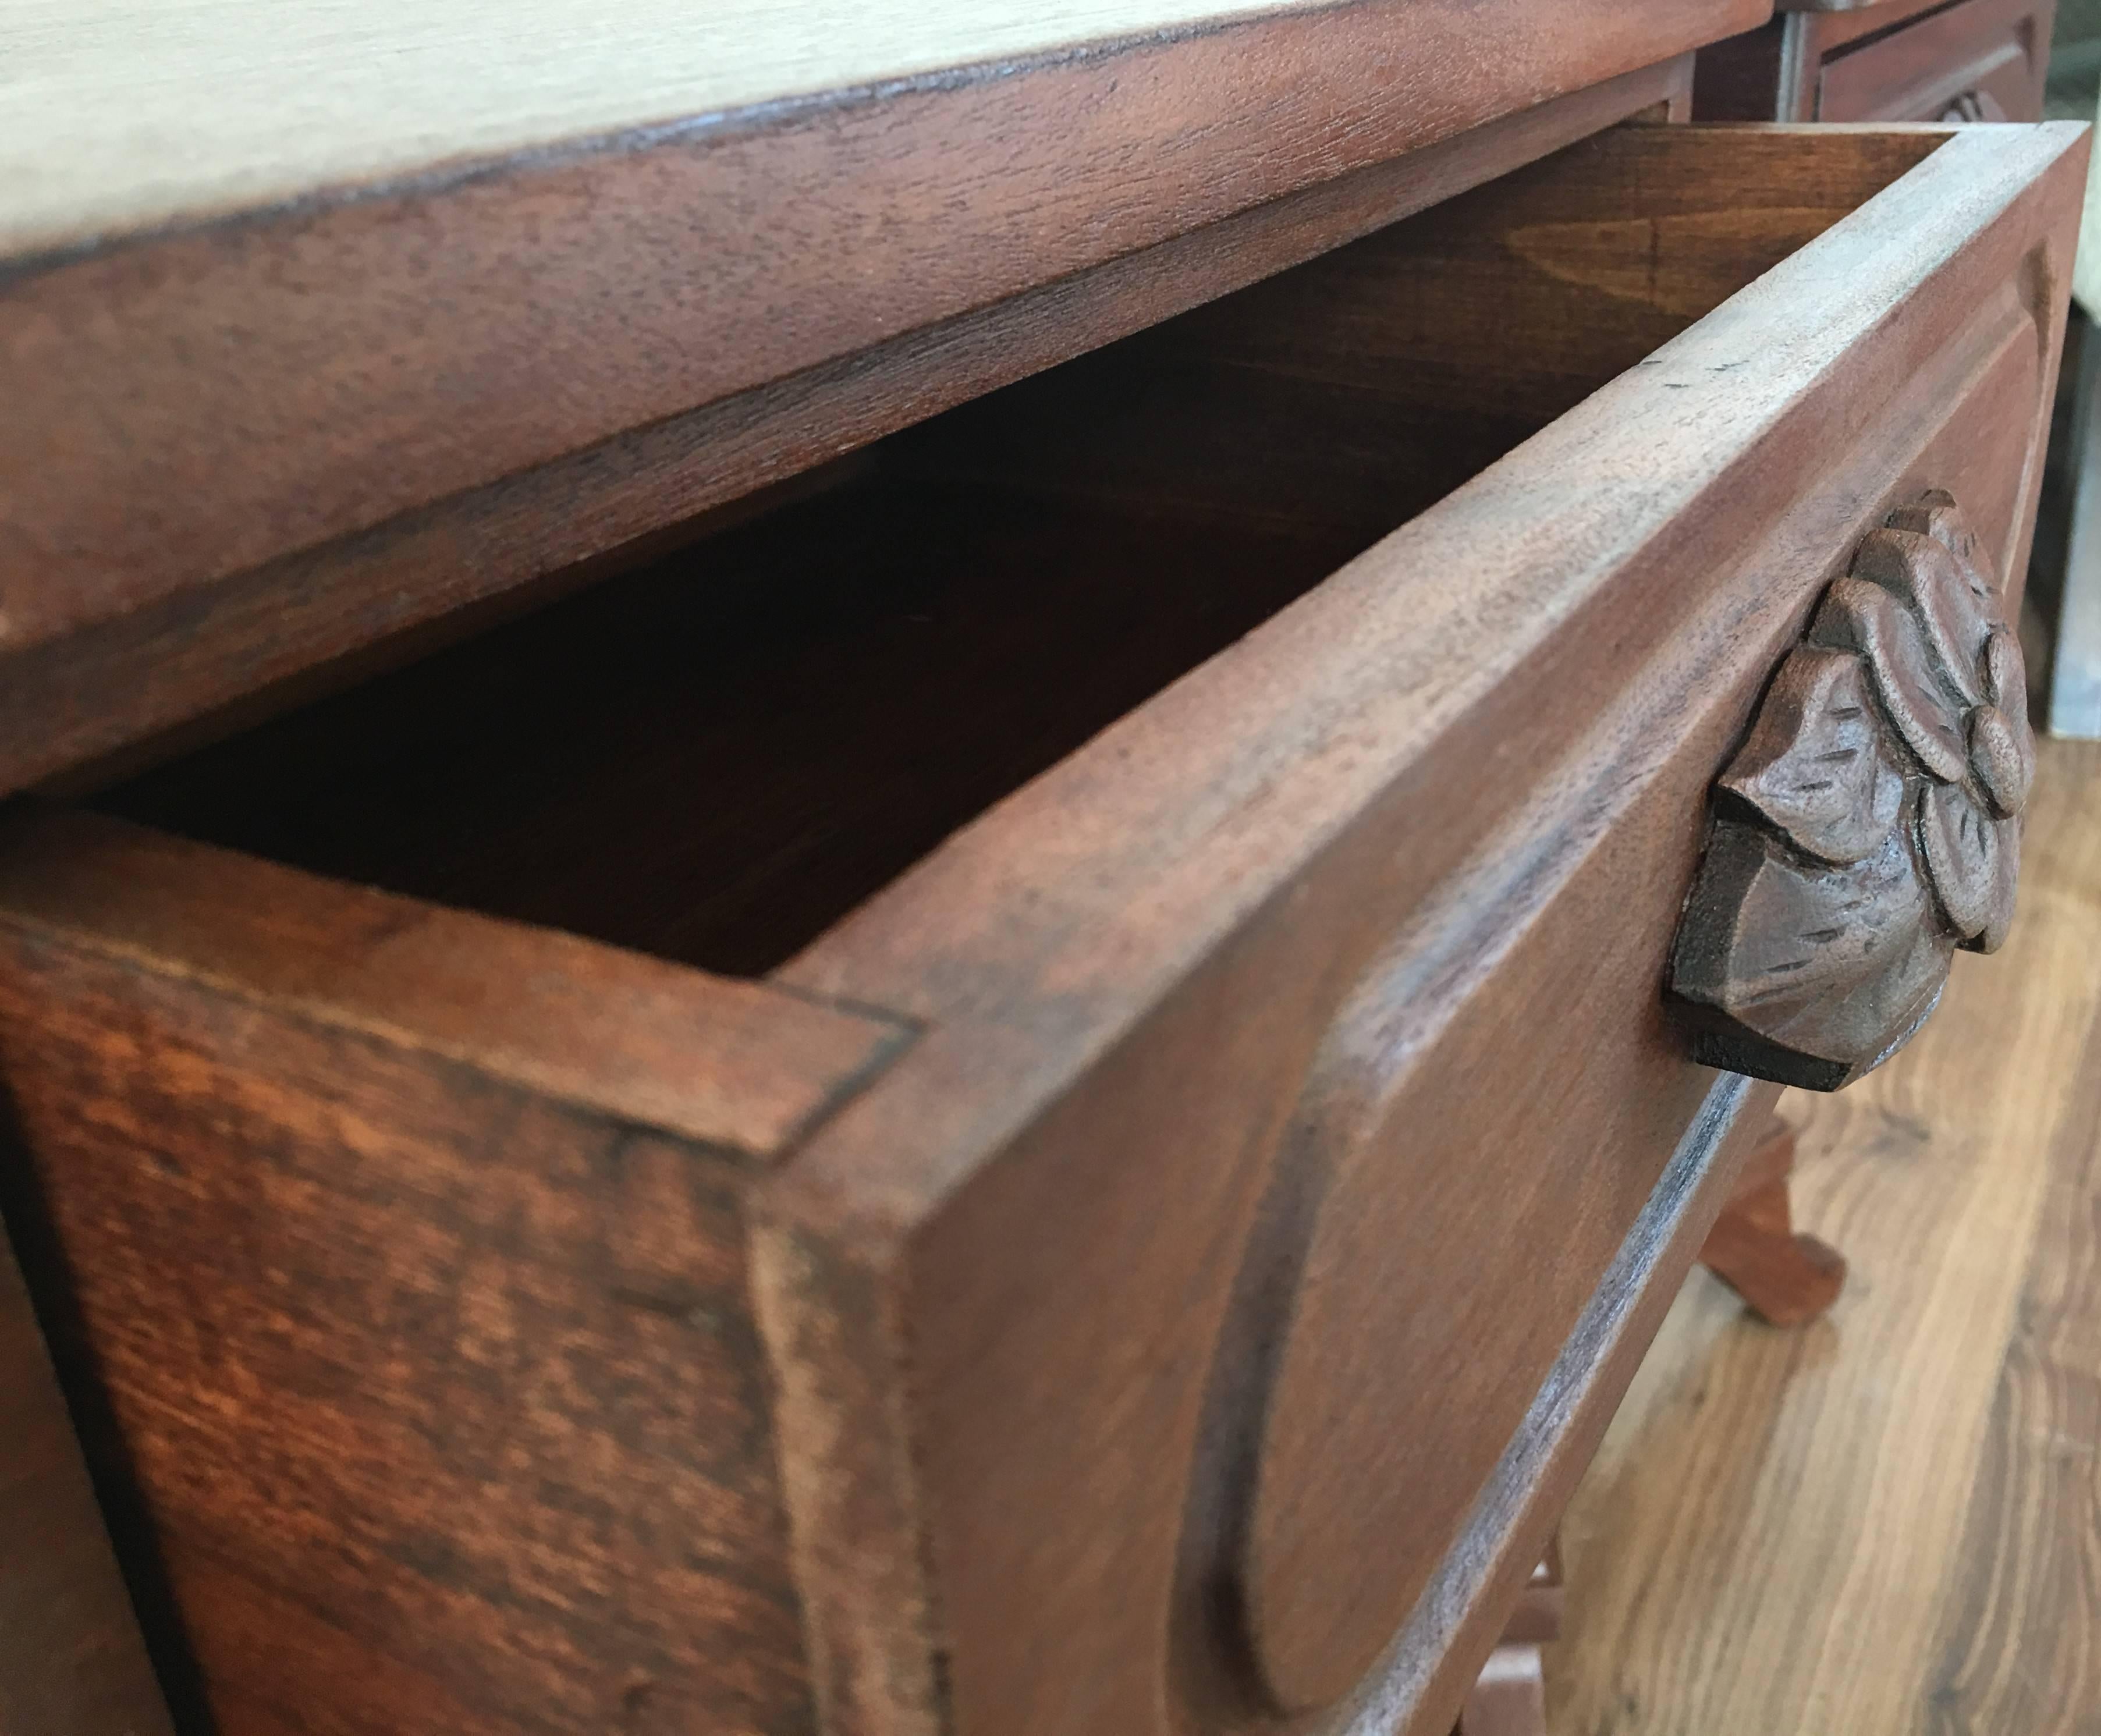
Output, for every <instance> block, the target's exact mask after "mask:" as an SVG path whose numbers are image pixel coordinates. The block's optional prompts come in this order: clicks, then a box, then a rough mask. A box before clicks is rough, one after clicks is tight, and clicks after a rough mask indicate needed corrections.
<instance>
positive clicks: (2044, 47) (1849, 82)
mask: <svg viewBox="0 0 2101 1736" xmlns="http://www.w3.org/2000/svg"><path fill="white" fill-rule="evenodd" d="M2055 11H2056V7H2055V0H1962V4H1961V5H1959V6H1954V7H1948V8H1946V9H1944V10H1943V11H1937V12H1934V13H1931V14H1930V15H1927V16H1925V17H1922V18H1921V19H1919V20H1917V22H1916V23H1913V24H1907V25H1906V26H1905V27H1904V29H1900V30H1895V31H1892V32H1891V33H1889V34H1888V35H1886V36H1878V37H1875V38H1873V40H1870V41H1862V42H1859V43H1858V44H1856V45H1855V46H1848V47H1847V48H1845V50H1844V51H1843V52H1841V53H1836V54H1833V53H1832V50H1833V48H1836V47H1837V46H1838V43H1837V42H1833V41H1832V40H1831V38H1833V37H1835V36H1836V35H1837V34H1838V33H1837V32H1834V31H1832V30H1830V29H1829V27H1828V26H1826V27H1825V29H1824V30H1823V31H1822V32H1820V46H1822V47H1823V50H1824V52H1825V60H1824V64H1823V70H1822V72H1821V73H1820V76H1819V80H1818V91H1817V99H1816V117H1817V118H1818V119H1819V120H1822V121H1935V120H1943V119H1962V120H1980V119H1981V120H1988V121H2033V120H2036V119H2038V118H2040V117H2041V113H2042V87H2043V74H2044V73H2045V72H2046V69H2047V68H2048V67H2049V64H2050V25H2051V22H2052V20H2053V16H2054V15H2055ZM1866 16H1872V15H1866ZM1965 98H1967V99H1970V104H1969V106H1968V107H1967V108H1962V106H1961V105H1962V103H1963V99H1965Z"/></svg>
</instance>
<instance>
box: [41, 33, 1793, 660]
mask: <svg viewBox="0 0 2101 1736" xmlns="http://www.w3.org/2000/svg"><path fill="white" fill-rule="evenodd" d="M1759 3H1760V0H1649V3H1647V4H1644V5H1643V6H1641V7H1636V8H1630V7H1626V6H1625V5H1622V4H1618V3H1615V0H1573V3H1565V4H1561V5H1557V6H1554V7H1542V6H1541V5H1539V4H1538V3H1537V0H1434V3H1431V4H1422V3H1418V0H1358V3H1354V4H1348V5H1340V6H1331V7H1307V8H1302V9H1298V10H1293V11H1283V12H1280V13H1275V14H1272V15H1267V16H1262V17H1258V18H1254V19H1250V20H1243V21H1241V22H1237V23H1229V24H1223V25H1221V26H1220V27H1219V28H1217V29H1200V30H1194V31H1191V32H1187V33H1182V34H1170V35H1169V36H1167V37H1165V38H1161V37H1143V36H1141V37H1139V38H1121V39H1118V40H1117V41H1114V42H1110V43H1108V44H1105V45H1103V46H1102V49H1101V51H1099V52H1090V53H1086V54H1075V53H1070V52H1060V53H1057V54H1053V55H1047V56H1039V57H1037V58H1034V59H1028V58H1024V59H1018V60H1003V61H996V62H993V63H992V64H989V65H980V66H978V67H975V68H971V69H968V70H967V71H966V72H963V73H958V74H957V75H956V76H944V77H927V78H924V79H919V80H908V81H905V82H902V83H901V84H899V85H896V86H888V87H881V88H879V89H878V90H877V91H874V92H867V91H859V92H855V93H852V96H853V99H850V100H842V101H835V102H829V103H827V102H816V103H814V104H789V105H786V106H785V107H783V108H765V107H761V108H756V109H753V110H750V111H747V112H745V113H743V114H742V115H741V117H740V118H739V119H738V121H736V122H735V123H733V124H732V123H725V124H721V125H714V124H705V120H706V117H693V118H692V120H691V121H690V124H683V125H679V126H664V127H655V128H651V129H646V130H641V131H639V132H636V133H624V134H615V135H611V136H609V137H605V138H601V139H595V140H593V141H590V142H589V143H588V144H586V145H579V146H577V148H572V149H566V150H561V151H552V152H540V151H528V152H524V153H522V154H521V155H519V156H516V157H511V158H506V159H500V160H498V161H494V162H476V163H471V164H468V165H466V166H462V167H461V168H460V169H459V170H458V171H457V172H453V173H450V174H444V175H440V176H437V177H433V178H423V179H410V180H409V181H408V182H406V183H388V184H383V185H381V186H379V187H377V188H373V189H371V190H369V192H366V193H365V194H363V195H361V196H360V197H355V198H350V199H344V200H333V201H330V200H323V201H300V202H294V203H293V204H291V205H287V206H285V207H282V208H281V209H278V210H272V211H266V212H259V213H254V214H243V215H241V216H240V217H239V218H237V219H229V220H227V221H224V222H222V223H215V224H206V225H205V226H202V227H197V228H178V229H175V230H172V231H170V232H166V233H161V234H155V235H151V236H140V237H138V238H136V239H133V240H126V241H122V242H121V243H119V244H117V245H111V246H108V247H100V248H92V249H90V250H87V251H86V252H85V253H83V254H78V255H77V256H76V255H74V254H56V255H53V256H50V257H48V258H42V259H39V260H24V261H20V262H18V263H17V265H16V267H15V269H14V270H13V271H12V272H10V273H8V274H7V277H6V279H5V280H4V282H0V342H4V344H5V349H4V351H0V353H4V354H5V356H6V357H7V367H8V371H9V375H10V380H11V387H12V389H13V395H14V403H15V415H14V416H13V417H11V418H10V419H9V422H8V423H7V430H8V431H9V436H10V438H11V440H12V442H13V443H14V444H11V445H8V446H5V447H0V453H4V454H5V457H4V460H0V462H4V464H5V467H6V468H7V470H9V471H10V472H11V474H13V475H16V476H18V477H19V478H20V479H21V482H20V485H19V486H18V487H16V488H14V489H13V490H12V491H11V493H10V495H9V496H8V498H7V516H6V518H5V519H4V520H0V570H4V571H5V572H7V573H9V574H10V575H11V580H12V582H11V585H10V587H9V590H8V591H7V594H6V595H5V596H4V598H3V599H0V603H3V604H4V611H5V613H4V621H0V647H4V648H5V649H6V650H7V652H20V651H23V650H26V649H28V648H29V647H33V646H35V645H37V644H39V643H43V642H44V641H46V640H47V639H49V638H53V637H55V636H59V635H62V634H66V633H69V632H71V631H73V630H77V629H80V628H82V627H84V626H86V625H93V624H96V623H102V622H107V621H110V620H112V619H113V618H115V617H116V616H120V615H122V614H125V613H128V612H130V611H132V610H135V609H137V608H139V607H144V606H145V605H147V604H149V603H154V602H157V601H162V600H165V599H169V598H170V597H172V596H175V595H176V594H187V593H192V592H194V591H195V590H197V588H198V587H202V586H208V585H211V584H213V583H215V582H216V581H219V580H222V579H224V578H226V577H228V576H231V575H232V574H234V573H236V572H241V571H243V570H245V569H247V568H253V567H254V566H257V565H259V564H260V563H263V561H266V560H268V559H272V558H275V557H278V556H281V555H284V554H289V553H291V552H293V551H295V550H302V549H306V548H310V547H312V546H314V545H315V544H316V543H319V542H321V541H326V540H330V539H332V538H334V537H342V536H344V535H347V534H349V533H351V532H355V531H360V530H367V529H369V528H372V527H374V526H375V525H377V524H378V523H382V522H383V521H386V520H388V519H392V518H394V517H395V516H396V515H399V514H401V513H404V512H406V511H409V510H414V509H416V508H419V507H427V506H430V505H431V503H433V502H434V501H438V500H440V499H443V498H445V497H449V496H452V495H454V494H457V493H461V492H462V491H464V490H467V489H471V488H480V487H484V486H486V485H488V484H492V483H493V482H496V481H497V480H498V479H501V478H503V477H506V476H510V475H515V474H517V473H518V472H520V471H521V470H526V469H529V468H530V467H533V466H538V465H543V464H546V463H548V462H551V461H553V460H555V459H557V458H560V457H564V456H567V455H569V454H573V453H578V452H581V451H582V450H584V449H586V448H590V447H594V446H596V445H598V444H601V443H603V442H604V441H606V440H610V439H613V437H615V436H617V435H622V434H626V433H628V432H630V431H633V430H635V429H638V428H640V427H644V426H648V425H649V424H652V423H655V422H661V421H662V420H664V419H665V418H666V417H672V416H676V415H680V414H683V413H687V412H689V411H692V410H693V409H696V408H697V407H698V406H700V405H702V404H712V403H714V402H717V401H719V400H723V399H725V398H728V397H729V396H731V395H734V394H736V393H738V392H741V391H746V390H749V389H750V388H753V387H759V386H762V385H765V384H768V383H771V382H778V381H781V380H783V379H785V378H788V377H789V376H791V375H794V374H797V373H803V372H805V371H807V370H808V369H812V368H816V367H818V366H820V365H822V364H828V363H836V362H838V361H840V360H842V359H843V358H845V357H847V356H853V355H856V354H858V353H860V352H861V351H865V350H866V349H867V348H869V347H870V346H872V345H874V344H877V343H879V342H884V341H886V340H888V339H892V338H898V337H900V336H901V335H902V334H905V333H908V332H911V331H915V330H918V329H922V328H924V327H927V326H928V325H933V324H935V323H936V322H938V321H940V320H947V319H950V318H953V317H955V316H958V315H962V314H965V313H967V312H969V311H972V310H974V309H978V308H982V307H986V306H988V305H989V304H991V303H995V302H997V301H1000V300H1002V299H1004V298H1007V297H1010V296H1012V295H1015V294H1020V293H1021V292H1022V291H1024V290H1027V289H1032V288H1034V287H1036V286H1037V285H1042V284H1044V283H1046V282H1048V281H1050V280H1052V279H1055V278H1059V277H1062V276H1067V275H1069V274H1071V273H1073V272H1079V271H1082V270H1085V269H1086V268H1088V267H1094V266H1097V265H1099V264H1101V263H1104V261H1107V260H1110V259H1113V258H1119V257H1121V256H1122V255H1125V254H1131V253H1135V252H1137V251H1139V250H1142V249H1144V248H1146V247H1148V246H1150V245H1154V244H1156V243H1158V242H1161V241H1166V240H1169V239H1170V238H1172V237H1174V236H1178V235H1180V234H1183V233H1185V232H1189V231H1192V230H1195V229H1197V228H1200V227H1203V226H1205V225H1206V224H1209V223H1214V222H1217V221H1219V219H1223V218H1227V217H1229V216H1232V215H1233V214H1236V213H1237V212H1240V211H1242V210H1247V209H1249V208H1250V207H1252V206H1254V205H1260V204H1262V203H1263V202H1265V201H1269V200H1273V199H1276V198H1279V197H1284V196H1286V195H1289V194H1291V193H1294V192H1299V191H1302V190H1303V189H1305V188H1309V187H1312V186H1315V185H1316V184H1318V183H1324V182H1326V181H1329V180H1331V179H1334V178H1335V177H1336V176H1337V175H1338V174H1344V173H1347V171H1349V170H1355V169H1360V168H1364V167H1367V166H1371V165H1373V164H1376V163H1379V162H1382V161H1387V160H1390V159H1391V158H1394V157H1399V156H1400V155H1402V154H1404V153H1405V152H1409V151H1412V150H1414V149H1418V148H1422V147H1425V146H1429V145H1433V144H1438V143H1439V142H1440V141H1442V140H1445V139H1450V138H1453V137H1454V136H1456V135H1457V134H1459V133H1461V132H1463V131H1464V130H1466V129H1467V128H1469V127H1471V126H1477V125H1480V123H1482V122H1484V121H1490V120H1493V119H1495V118H1497V117H1499V116H1502V115H1506V114H1510V113H1514V112H1515V111H1518V110H1520V109H1523V108H1528V107H1530V106H1532V105H1533V104H1538V103H1541V102H1544V101H1546V99H1550V98H1552V97H1555V96H1558V95H1562V94H1564V93H1565V92H1568V91H1575V90H1577V89H1580V88H1581V87H1584V86H1590V85H1594V84H1596V83H1599V82H1601V81H1604V80H1608V79H1610V78H1612V77H1617V76H1618V75H1621V74H1623V73H1631V72H1634V71H1635V70H1636V69H1637V68H1642V67H1645V66H1650V65H1653V64H1656V63H1657V62H1659V61H1661V60H1667V59H1669V58H1670V57H1671V56H1673V55H1676V54H1678V53H1680V52H1682V51H1685V50H1687V49H1689V48H1692V47H1693V46H1696V45H1697V44H1698V43H1699V42H1702V41H1706V40H1710V39H1712V38H1714V37H1715V36H1718V35H1722V34H1725V33H1727V31H1728V30H1729V29H1732V28H1734V27H1736V26H1737V25H1740V24H1743V23H1745V22H1748V21H1749V19H1750V17H1751V15H1754V13H1755V12H1756V11H1757V9H1758V4H1759ZM1491 41H1492V42H1494V43H1495V44H1496V45H1497V46H1496V50H1495V51H1494V52H1493V53H1492V54H1490V53H1484V52H1482V51H1481V44H1482V43H1484V42H1491ZM1399 91H1405V93H1406V95H1405V99H1401V98H1400V96H1398V95H1397V94H1396V93H1397V92H1399ZM660 118H661V117H660ZM1134 162H1143V163H1144V164H1145V165H1146V166H1147V172H1146V173H1145V174H1144V175H1143V177H1142V178H1139V179H1134V178H1133V177H1132V175H1131V174H1130V166H1131V165H1132V164H1133V163H1134ZM757 214H764V216H763V219H762V218H761V217H759V215H757ZM52 452H59V453H64V456H65V462H64V464H62V465H51V464H49V463H46V462H42V455H44V454H46V453H52ZM142 455H143V457H142Z"/></svg>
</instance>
